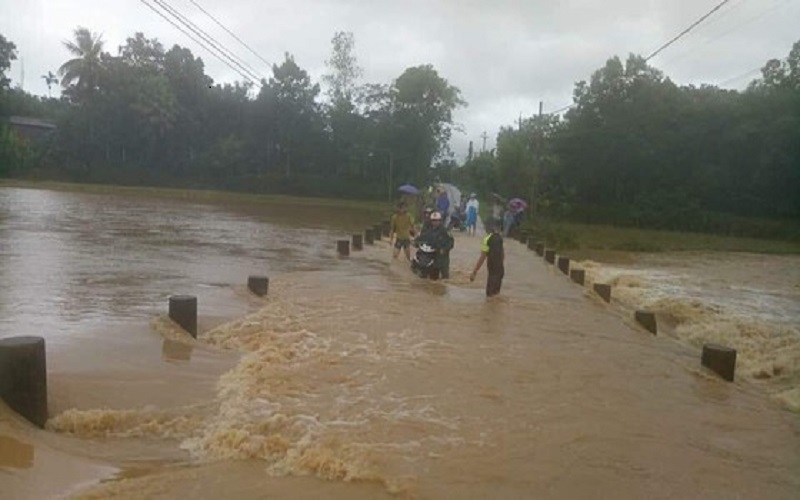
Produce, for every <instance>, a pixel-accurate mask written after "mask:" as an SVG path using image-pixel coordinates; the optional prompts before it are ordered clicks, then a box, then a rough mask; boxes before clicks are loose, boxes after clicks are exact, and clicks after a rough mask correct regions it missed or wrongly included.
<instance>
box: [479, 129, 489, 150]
mask: <svg viewBox="0 0 800 500" xmlns="http://www.w3.org/2000/svg"><path fill="white" fill-rule="evenodd" d="M488 138H489V136H488V135H486V132H485V131H484V132H483V135H481V139H483V146H481V153H485V152H486V139H488Z"/></svg>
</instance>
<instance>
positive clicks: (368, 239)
mask: <svg viewBox="0 0 800 500" xmlns="http://www.w3.org/2000/svg"><path fill="white" fill-rule="evenodd" d="M364 243H366V244H367V245H374V244H375V233H374V231H373V230H372V229H367V230H366V231H364Z"/></svg>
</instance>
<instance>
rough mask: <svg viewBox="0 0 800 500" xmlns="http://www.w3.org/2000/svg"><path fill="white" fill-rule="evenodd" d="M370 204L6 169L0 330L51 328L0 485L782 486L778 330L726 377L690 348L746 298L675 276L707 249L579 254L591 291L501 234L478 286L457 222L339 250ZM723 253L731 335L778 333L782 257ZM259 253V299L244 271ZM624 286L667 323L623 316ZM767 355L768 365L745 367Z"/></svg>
mask: <svg viewBox="0 0 800 500" xmlns="http://www.w3.org/2000/svg"><path fill="white" fill-rule="evenodd" d="M374 218H375V216H374V215H373V214H364V213H362V212H358V211H353V210H339V209H332V208H317V209H315V208H314V207H297V206H291V205H285V206H284V205H272V204H270V205H248V204H246V203H241V204H236V205H230V204H227V205H223V204H217V205H214V204H192V203H186V202H179V201H171V200H165V199H149V198H143V197H135V196H130V195H126V196H109V195H88V194H75V193H64V192H58V193H56V192H50V191H43V190H28V189H25V190H23V189H11V188H2V189H0V258H1V259H2V260H0V278H2V282H3V284H4V286H3V287H2V289H1V290H2V291H0V337H5V336H12V335H23V334H27V335H42V336H44V337H45V338H46V339H47V349H48V368H49V373H48V377H49V378H48V382H49V384H50V410H51V419H50V421H49V422H48V426H47V429H46V430H36V429H33V428H31V427H30V426H28V425H27V424H26V423H25V422H23V421H21V420H20V419H19V418H18V417H16V416H15V415H14V414H13V413H11V412H10V411H9V410H8V409H7V408H5V407H0V491H2V495H0V496H2V497H3V498H62V497H77V498H109V497H111V498H175V497H178V496H187V495H191V496H193V497H195V498H200V499H202V498H209V499H211V498H222V497H225V498H265V497H276V498H381V497H387V498H389V497H399V498H759V499H760V498H798V492H800V418H799V417H798V415H797V414H796V413H792V412H791V411H789V410H787V406H786V404H784V403H786V402H787V401H790V400H791V398H790V397H785V398H784V399H780V398H776V397H775V395H776V394H779V395H784V396H785V394H786V393H787V391H788V394H789V395H790V396H791V394H792V393H791V391H792V390H793V389H792V385H791V384H792V381H791V378H789V379H786V378H785V377H786V373H787V372H791V370H792V368H791V367H792V365H791V362H792V361H793V360H794V358H793V357H792V356H793V353H794V351H792V348H793V347H792V346H793V345H796V344H792V341H791V340H792V339H791V337H781V338H782V340H781V342H782V343H781V346H782V348H783V349H786V351H785V352H783V351H782V356H784V358H786V359H784V358H781V357H778V356H772V357H771V358H770V357H769V355H768V354H764V352H766V351H769V350H770V349H766V348H765V349H762V350H761V351H757V350H755V351H754V352H761V354H760V357H758V358H757V359H756V358H754V359H755V361H749V362H750V364H747V363H745V365H746V368H747V370H746V372H745V373H744V374H743V375H742V376H739V377H738V378H737V381H736V382H734V383H732V384H730V383H725V382H722V381H721V380H719V379H718V378H717V377H715V376H713V375H711V374H709V373H707V372H706V371H704V370H703V369H701V368H700V366H699V354H698V350H697V348H696V346H695V345H694V344H693V343H692V342H693V339H695V337H692V336H691V335H694V334H696V335H697V336H698V338H700V337H702V334H701V333H697V332H700V331H707V330H708V328H709V327H708V325H709V324H711V323H709V321H717V320H719V318H718V317H717V316H715V315H719V314H721V312H722V311H723V309H724V308H725V307H728V308H729V309H730V310H732V311H740V310H743V309H742V306H743V304H742V303H739V302H737V300H738V296H739V293H740V292H741V290H736V289H732V290H733V292H734V293H728V294H727V295H726V294H725V293H724V292H720V290H722V289H723V288H724V287H717V288H715V285H714V284H713V283H711V284H709V283H699V282H692V281H691V279H689V278H693V277H697V276H699V275H700V274H702V273H699V272H698V271H697V269H700V268H714V266H717V267H716V269H718V270H719V269H721V271H709V273H708V274H709V275H717V274H719V273H724V272H725V271H724V268H725V265H720V263H719V262H716V263H715V262H714V261H712V260H710V259H709V258H708V257H707V256H704V255H687V256H660V257H658V258H659V259H661V260H660V261H655V260H648V259H651V258H650V257H646V258H639V257H637V258H635V259H632V260H630V261H628V260H624V259H623V260H621V261H617V263H615V264H613V265H604V264H602V263H598V262H585V263H584V265H585V266H586V268H587V270H588V271H589V276H590V278H592V279H596V280H601V281H612V282H614V284H615V287H616V288H615V290H616V291H617V295H616V299H615V301H614V302H613V303H612V304H611V305H610V306H609V305H606V304H604V303H602V302H601V301H599V300H597V299H596V298H595V297H594V296H593V295H592V294H590V293H588V292H587V291H586V290H587V289H584V288H581V287H578V286H576V285H573V284H571V283H569V282H568V280H567V279H566V278H565V277H564V276H563V275H562V274H561V273H560V272H559V271H558V270H557V269H555V268H553V267H552V266H547V265H545V264H544V262H543V261H542V260H541V259H538V258H536V257H535V256H534V254H533V252H530V251H528V250H527V249H526V248H525V247H524V246H522V245H520V244H518V243H516V242H514V241H507V243H506V248H507V271H506V280H505V283H504V288H503V294H502V296H501V297H499V298H497V299H495V300H489V301H487V300H486V299H485V298H484V296H483V290H482V287H483V283H482V282H481V280H482V279H484V278H485V275H484V274H481V275H480V276H479V278H478V280H477V281H476V282H475V283H470V282H469V280H468V278H467V276H468V272H469V270H470V269H471V267H472V265H473V264H474V260H475V258H476V257H477V247H478V242H477V239H474V238H469V237H466V236H461V235H457V242H456V249H455V250H454V253H453V265H452V267H453V270H452V279H451V280H449V281H448V282H446V283H444V282H443V283H430V282H423V281H420V280H418V279H416V278H415V277H414V276H412V275H411V274H410V272H409V270H408V268H407V266H406V264H405V263H403V262H402V261H396V262H392V261H391V259H390V258H389V248H388V245H387V244H386V242H385V241H384V242H382V243H379V244H377V245H375V246H373V247H367V248H366V249H365V250H364V251H363V252H354V253H353V254H352V255H351V257H350V258H347V259H341V258H337V256H336V255H335V240H336V239H338V238H341V237H344V236H346V235H348V234H349V233H350V232H352V229H353V228H354V227H362V226H365V225H367V223H368V222H373V219H374ZM748 258H751V257H749V256H733V255H732V256H726V257H725V259H728V261H726V262H729V261H735V260H736V259H744V261H742V262H745V261H746V260H747V259H748ZM653 259H656V257H653ZM670 259H672V260H670ZM752 259H756V258H755V257H752ZM758 259H760V260H752V261H751V262H750V265H751V267H753V266H756V264H758V265H762V266H768V267H770V269H772V268H773V267H774V268H776V269H777V271H776V272H775V274H776V275H780V276H785V275H786V274H791V272H793V271H790V270H789V269H788V267H787V269H786V270H785V271H783V272H781V271H780V269H781V267H786V266H792V265H794V264H796V261H793V260H791V258H781V257H774V258H773V257H758ZM782 259H783V260H782ZM619 262H628V264H626V265H624V266H621V265H620V264H619ZM745 263H746V262H745ZM681 266H684V267H681ZM730 267H731V269H736V271H733V270H731V272H730V274H729V278H728V280H727V281H725V276H724V275H721V276H720V278H719V279H720V280H722V281H724V282H725V283H726V284H725V286H731V287H735V286H740V287H746V288H748V290H749V291H747V292H746V293H750V294H751V300H746V301H744V303H746V304H749V307H752V309H748V310H747V311H746V312H745V313H743V314H744V315H745V316H747V317H754V318H755V321H756V322H760V323H759V324H760V325H761V326H762V327H763V328H762V329H761V330H758V329H756V330H747V329H745V330H743V331H744V332H745V333H746V332H750V333H749V335H750V336H749V337H747V339H748V342H751V343H752V344H753V345H761V346H763V345H766V344H769V342H773V340H771V337H770V336H769V333H770V332H773V331H775V328H778V330H780V328H781V327H782V326H781V325H783V323H781V321H782V319H781V318H783V319H786V322H785V323H786V325H790V323H791V319H792V317H791V315H793V314H795V310H794V309H793V307H795V305H796V304H795V300H794V296H793V295H792V293H793V292H792V290H793V289H792V286H791V283H790V281H791V278H787V279H784V280H783V281H781V279H776V280H775V281H774V282H772V285H771V287H770V286H767V285H766V284H762V283H761V282H759V281H758V280H757V279H755V278H753V277H752V276H751V277H750V279H749V280H748V281H747V282H746V283H739V284H738V285H737V283H738V281H739V280H741V279H743V278H745V277H747V276H748V275H747V274H746V271H741V269H740V266H738V265H736V266H734V265H732V264H731V265H730ZM685 268H688V269H690V271H687V272H684V269H685ZM484 272H485V271H484ZM255 273H258V274H268V275H269V276H270V277H271V283H270V293H269V296H268V297H266V298H256V297H254V296H252V295H250V294H249V293H247V291H246V290H245V288H244V283H245V281H246V278H247V275H248V274H255ZM715 273H716V274H715ZM737 273H738V274H737ZM742 273H744V275H743V274H742ZM753 274H756V275H758V274H764V273H763V272H762V273H753ZM654 276H655V277H654ZM676 276H677V277H676ZM687 279H688V281H687ZM787 280H788V281H787ZM701 281H702V280H701ZM778 283H779V284H778ZM695 285H697V287H699V288H698V289H697V290H695V289H693V288H692V287H693V286H695ZM692 290H694V291H695V292H697V293H696V294H695V296H692V295H691V293H690V292H691V291H692ZM704 290H705V292H703V291H704ZM174 293H190V294H193V295H197V296H198V302H199V304H200V306H199V308H200V330H201V334H200V336H199V338H198V339H197V340H193V339H190V338H187V337H186V336H185V335H184V334H183V333H182V332H180V331H179V330H178V329H177V328H175V326H174V325H172V324H171V323H170V322H169V321H167V320H166V318H165V317H164V314H165V309H166V301H167V298H168V296H169V295H171V294H174ZM687 297H688V298H687ZM704 297H706V298H707V297H712V298H713V299H714V300H712V301H711V302H700V304H701V305H698V306H696V307H695V306H692V304H694V302H695V301H700V299H702V298H704ZM752 297H758V298H759V300H760V301H761V302H762V303H764V304H765V305H763V307H758V306H757V304H755V302H756V301H755V299H752ZM669 300H671V301H672V302H669ZM665 301H667V302H665ZM681 301H688V302H685V303H686V304H689V306H688V309H686V307H687V306H685V304H684V302H681ZM643 304H644V305H647V306H649V307H654V306H657V305H659V304H660V305H661V306H662V309H661V310H660V313H661V314H663V315H665V316H671V318H672V320H673V321H674V323H675V326H674V328H673V334H670V335H658V336H655V337H654V336H652V335H650V334H648V333H645V332H644V331H643V330H642V329H640V328H637V327H636V326H635V325H633V324H632V322H631V321H629V319H628V316H627V312H628V310H629V309H630V308H635V307H638V306H640V305H643ZM676 304H678V305H676ZM681 304H684V305H681ZM703 307H705V308H706V309H708V311H706V310H705V309H703ZM698 310H699V311H700V312H697V311H698ZM724 310H726V311H727V310H728V309H724ZM687 311H688V312H687ZM690 317H691V318H694V319H691V318H690ZM787 317H788V319H787ZM794 319H795V320H796V317H795V318H794ZM742 321H743V320H742ZM701 324H702V325H704V326H702V327H700V326H697V325H701ZM692 325H694V326H692ZM765 325H767V326H765ZM770 325H778V326H777V327H773V326H770ZM735 326H737V327H738V326H741V325H740V323H735ZM681 328H683V330H681ZM691 328H696V330H697V332H695V331H694V330H691ZM787 328H789V330H787V332H789V333H787V335H788V334H790V333H791V327H790V326H787ZM687 329H688V330H687ZM687 331H689V333H687ZM692 332H695V333H692ZM737 332H738V330H737ZM784 333H786V332H784ZM739 336H740V335H739V333H736V334H735V335H734V338H739ZM759 339H760V340H759ZM748 345H750V344H748ZM770 345H771V344H770ZM754 349H755V348H754ZM773 350H774V349H773ZM762 351H763V352H762ZM748 356H751V357H752V355H750V354H748ZM767 358H769V359H767ZM748 359H749V358H748ZM759 363H760V364H759ZM764 363H771V365H770V370H772V372H774V371H775V370H774V369H775V367H776V366H780V367H783V368H782V371H781V370H778V371H779V373H778V374H777V375H770V377H769V380H766V379H765V378H764V377H763V376H762V377H755V376H752V375H758V370H759V369H762V368H763V369H766V368H764V367H762V366H761V365H762V364H764ZM748 370H749V371H748ZM772 372H771V373H772ZM782 377H784V378H782ZM773 379H780V380H778V381H777V382H779V384H777V385H776V387H778V389H774V390H772V389H771V387H772V386H765V385H764V384H769V383H772V382H773V381H774V380H773Z"/></svg>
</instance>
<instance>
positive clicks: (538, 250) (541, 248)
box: [533, 243, 544, 257]
mask: <svg viewBox="0 0 800 500" xmlns="http://www.w3.org/2000/svg"><path fill="white" fill-rule="evenodd" d="M533 249H534V250H535V251H536V255H538V256H539V257H541V256H542V255H544V243H536V245H534V247H533Z"/></svg>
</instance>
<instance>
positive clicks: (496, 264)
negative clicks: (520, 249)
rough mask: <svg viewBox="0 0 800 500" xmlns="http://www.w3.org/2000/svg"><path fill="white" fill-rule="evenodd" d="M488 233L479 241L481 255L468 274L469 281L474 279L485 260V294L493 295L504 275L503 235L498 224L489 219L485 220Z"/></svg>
mask: <svg viewBox="0 0 800 500" xmlns="http://www.w3.org/2000/svg"><path fill="white" fill-rule="evenodd" d="M486 232H487V233H488V234H487V235H486V236H485V237H484V238H483V241H481V255H480V257H478V262H476V263H475V269H474V270H473V271H472V274H470V275H469V280H470V281H475V276H476V275H477V274H478V271H480V270H481V266H483V263H484V262H486V270H487V271H488V275H487V276H486V296H487V297H493V296H495V295H497V294H498V293H500V287H502V286H503V276H504V275H505V250H503V236H502V235H501V234H500V224H498V223H497V222H496V221H494V220H492V219H490V220H488V221H487V222H486Z"/></svg>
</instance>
